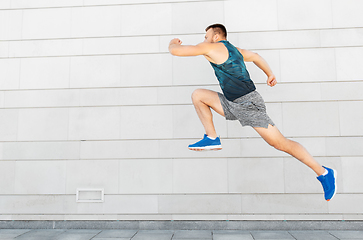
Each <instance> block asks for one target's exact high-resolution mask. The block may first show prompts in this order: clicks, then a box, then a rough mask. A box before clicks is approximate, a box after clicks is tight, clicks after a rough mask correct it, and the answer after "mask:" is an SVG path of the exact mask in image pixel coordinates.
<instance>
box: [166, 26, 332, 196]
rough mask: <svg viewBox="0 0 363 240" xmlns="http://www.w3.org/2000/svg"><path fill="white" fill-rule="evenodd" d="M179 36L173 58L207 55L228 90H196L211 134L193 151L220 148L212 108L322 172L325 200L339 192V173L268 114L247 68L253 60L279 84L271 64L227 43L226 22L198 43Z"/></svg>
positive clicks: (196, 103)
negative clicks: (287, 134) (285, 132)
mask: <svg viewBox="0 0 363 240" xmlns="http://www.w3.org/2000/svg"><path fill="white" fill-rule="evenodd" d="M181 44H182V42H181V40H180V39H178V38H175V39H173V40H171V42H170V44H169V52H170V53H171V54H172V55H174V56H198V55H203V56H204V57H205V58H206V59H207V60H208V61H209V62H210V64H211V65H212V67H213V69H214V71H215V75H216V77H217V79H218V81H219V84H220V86H221V89H222V91H223V94H221V93H217V92H214V91H211V90H206V89H197V90H195V91H194V92H193V94H192V101H193V104H194V107H195V110H196V112H197V114H198V116H199V118H200V121H201V122H202V124H203V126H204V129H205V132H206V134H205V135H204V137H203V139H202V140H200V141H198V142H196V143H194V144H191V145H189V149H190V150H195V151H201V150H220V149H222V145H221V142H220V139H219V137H218V136H217V133H216V130H215V128H214V124H213V116H212V112H211V109H210V108H212V109H213V110H214V111H216V112H217V113H219V114H220V115H222V116H224V117H225V118H226V119H227V120H239V121H240V123H241V125H242V126H251V127H253V128H254V129H255V130H256V131H257V133H258V134H259V135H260V136H261V137H262V138H263V139H264V140H265V141H266V142H267V143H268V144H270V145H271V146H273V147H275V148H276V149H278V150H280V151H284V152H286V153H288V154H290V155H292V156H293V157H295V158H297V159H298V160H300V161H301V162H303V163H304V164H306V165H307V166H308V167H310V168H311V169H312V170H313V171H314V172H315V173H316V174H317V175H318V177H317V178H318V180H319V181H320V182H321V184H322V185H323V189H324V192H325V199H326V200H327V201H329V200H330V199H332V198H333V197H334V195H335V193H336V171H335V170H333V169H330V168H327V167H324V166H321V165H320V164H319V163H317V162H316V161H315V159H314V158H313V157H312V156H311V155H310V154H309V153H308V152H307V151H306V149H305V148H304V147H303V146H301V145H300V144H299V143H297V142H294V141H292V140H289V139H286V138H285V137H284V136H283V135H282V134H281V133H280V131H279V130H278V129H277V127H276V126H275V124H274V123H273V121H272V120H271V119H270V117H269V116H268V115H267V113H266V107H265V103H264V101H263V99H262V97H261V96H260V94H259V93H258V92H257V91H256V87H255V85H254V83H253V82H252V80H251V79H250V76H249V73H248V71H247V69H246V66H245V63H244V61H246V62H253V63H254V64H256V65H257V66H258V67H259V68H260V69H261V70H262V71H264V72H265V74H266V75H267V84H268V85H269V86H271V87H273V86H275V85H276V83H277V82H276V78H275V75H274V74H273V73H272V71H271V69H270V67H269V65H268V64H267V62H266V61H265V60H264V59H263V58H262V57H261V56H259V55H258V54H257V53H254V52H251V51H247V50H244V49H240V48H237V47H235V46H233V45H232V44H231V43H229V42H228V41H227V31H226V28H225V27H224V26H223V25H222V24H213V25H210V26H209V27H207V28H206V35H205V40H204V42H202V43H200V44H197V45H195V46H194V45H181Z"/></svg>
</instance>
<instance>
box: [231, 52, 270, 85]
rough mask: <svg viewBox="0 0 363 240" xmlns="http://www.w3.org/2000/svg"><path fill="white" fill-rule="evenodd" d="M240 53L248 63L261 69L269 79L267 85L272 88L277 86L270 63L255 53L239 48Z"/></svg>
mask: <svg viewBox="0 0 363 240" xmlns="http://www.w3.org/2000/svg"><path fill="white" fill-rule="evenodd" d="M238 50H239V51H240V53H241V54H242V55H243V58H244V60H245V61H246V62H253V63H254V64H255V65H256V66H257V67H259V68H260V69H261V70H262V71H263V72H264V73H265V74H266V75H267V77H268V79H267V84H268V85H269V86H271V87H273V86H275V85H276V83H277V81H276V77H275V75H274V74H273V72H272V70H271V68H270V66H269V65H268V63H267V62H266V61H265V59H263V58H262V57H261V56H260V55H258V53H254V52H251V51H248V50H245V49H240V48H238Z"/></svg>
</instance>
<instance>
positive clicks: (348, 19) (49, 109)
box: [0, 0, 363, 220]
mask: <svg viewBox="0 0 363 240" xmlns="http://www.w3.org/2000/svg"><path fill="white" fill-rule="evenodd" d="M362 8H363V2H362V1H356V0H346V1H341V0H319V1H316V0H294V1H291V0H253V1H252V0H250V1H247V0H243V1H241V0H239V1H234V0H231V1H182V0H177V1H173V0H165V1H164V0H159V1H155V0H154V1H152V0H150V1H148V0H138V1H131V0H129V1H128V0H67V1H65V0H53V1H48V0H32V1H27V0H2V1H1V2H0V156H1V161H0V213H1V214H0V219H1V220H27V219H36V220H40V219H43V220H47V219H50V220H72V219H78V220H85V219H87V220H88V219H92V220H95V219H100V220H104V219H112V220H125V219H128V220H130V219H131V220H132V219H138V220H148V219H156V220H186V219H187V220H193V219H199V220H245V219H253V220H270V219H273V220H280V219H287V220H291V219H329V220H334V219H339V220H341V219H345V220H348V219H360V220H362V219H363V215H362V212H363V205H362V202H363V185H362V182H363V175H362V170H363V161H362V160H363V124H362V121H363V111H362V109H363V101H362V100H363V94H362V90H363V68H362V66H363V58H362V56H363V15H362V14H361V9H362ZM217 22H219V23H224V24H225V25H226V27H227V29H228V31H229V37H228V39H229V40H230V41H231V42H232V43H233V44H235V45H237V46H239V47H241V48H245V49H249V50H252V51H255V52H257V53H259V54H260V55H261V56H263V57H264V58H265V59H266V60H267V61H268V63H269V64H270V66H271V68H272V69H273V71H274V72H275V74H276V76H277V80H278V82H279V84H278V85H277V86H275V87H273V88H270V87H268V86H267V85H266V83H265V81H266V77H265V75H264V74H263V72H262V71H260V70H259V69H258V68H257V67H256V66H254V65H253V64H247V65H248V69H249V71H250V73H251V75H252V78H253V80H254V81H255V83H256V85H257V88H258V91H259V92H260V93H261V94H262V96H263V97H264V99H265V101H266V104H267V109H268V113H269V115H270V116H271V118H272V119H273V120H274V121H275V123H276V124H277V126H278V128H279V129H280V130H281V131H282V133H283V134H284V135H285V136H287V137H289V138H291V139H294V140H296V141H298V142H300V143H301V144H303V145H304V146H305V147H306V148H307V149H308V151H310V152H311V154H312V155H313V156H314V157H316V159H317V160H318V161H319V162H320V163H321V164H324V165H327V166H329V167H333V168H335V169H337V171H338V177H339V178H338V194H337V195H336V197H335V198H334V199H333V200H332V201H331V202H329V203H328V202H326V201H325V200H324V197H323V192H322V187H321V185H320V183H319V182H318V181H317V180H316V178H315V177H316V176H315V174H314V173H313V172H312V171H311V170H310V169H309V168H307V167H306V166H304V165H303V164H301V163H300V162H298V161H297V160H295V159H293V158H291V157H290V156H288V155H287V154H284V153H282V152H279V151H277V150H275V149H273V148H271V147H270V146H268V145H267V144H266V143H265V142H264V141H263V140H262V139H261V138H260V137H259V136H258V135H257V134H256V133H255V132H254V131H253V130H252V129H251V128H241V127H240V125H239V123H238V122H226V121H225V120H224V119H223V118H222V117H220V116H217V115H216V116H215V122H216V128H217V131H218V134H220V136H221V138H222V143H223V150H222V151H219V152H206V153H198V152H192V151H189V150H188V149H187V145H188V144H190V143H193V142H195V141H196V140H198V139H200V138H201V137H202V135H203V133H204V132H203V128H202V125H201V124H200V123H199V120H198V117H197V115H196V114H195V112H194V108H193V106H192V104H191V100H190V94H191V93H192V92H193V90H194V89H196V88H200V87H203V88H208V89H212V90H218V89H219V87H218V85H217V81H216V79H215V77H214V74H213V71H212V68H211V67H210V66H209V63H208V62H207V61H206V60H205V59H204V58H203V57H194V58H177V57H172V56H171V55H170V54H169V53H168V51H167V48H168V43H169V41H170V40H171V39H172V38H174V37H179V38H181V39H182V40H183V42H184V43H185V44H197V43H199V42H201V41H203V38H204V29H205V27H206V26H208V25H209V24H212V23H217ZM77 189H96V190H97V189H103V190H104V202H76V191H77ZM98 193H99V192H94V193H92V192H81V193H80V195H79V196H78V197H79V198H80V199H84V200H87V199H94V198H95V199H96V198H99V197H100V196H97V194H98ZM91 201H92V200H91Z"/></svg>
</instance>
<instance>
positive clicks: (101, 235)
mask: <svg viewBox="0 0 363 240" xmlns="http://www.w3.org/2000/svg"><path fill="white" fill-rule="evenodd" d="M0 239H1V240H5V239H6V240H10V239H16V240H18V239H19V240H20V239H24V240H90V239H92V240H267V239H274V240H290V239H296V240H337V239H340V240H353V239H354V240H358V239H361V240H363V231H238V230H214V231H211V230H95V229H0Z"/></svg>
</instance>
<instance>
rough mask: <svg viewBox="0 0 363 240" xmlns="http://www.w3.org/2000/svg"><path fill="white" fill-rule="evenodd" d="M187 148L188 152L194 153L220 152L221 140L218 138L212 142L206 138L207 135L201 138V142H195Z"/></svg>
mask: <svg viewBox="0 0 363 240" xmlns="http://www.w3.org/2000/svg"><path fill="white" fill-rule="evenodd" d="M188 148H189V149H190V150H194V151H202V150H221V149H222V145H221V140H220V139H219V137H217V138H216V139H214V140H212V139H210V138H209V137H208V136H207V134H204V137H203V139H202V140H200V141H199V142H196V143H194V144H191V145H189V146H188Z"/></svg>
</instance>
